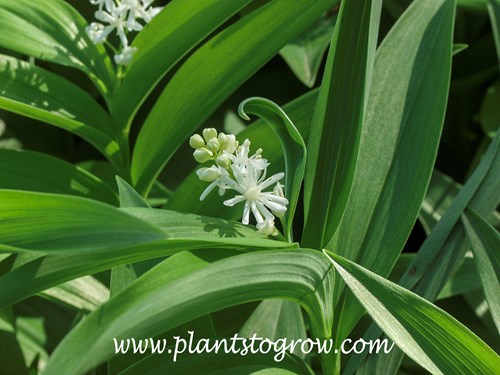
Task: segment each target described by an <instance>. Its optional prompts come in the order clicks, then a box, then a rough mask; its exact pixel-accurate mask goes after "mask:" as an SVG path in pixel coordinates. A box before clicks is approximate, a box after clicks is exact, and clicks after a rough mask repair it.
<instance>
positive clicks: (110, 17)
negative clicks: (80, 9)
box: [95, 5, 128, 47]
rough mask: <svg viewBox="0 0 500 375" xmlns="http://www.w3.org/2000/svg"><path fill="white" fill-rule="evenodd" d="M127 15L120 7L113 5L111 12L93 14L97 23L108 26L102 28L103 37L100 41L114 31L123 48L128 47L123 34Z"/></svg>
mask: <svg viewBox="0 0 500 375" xmlns="http://www.w3.org/2000/svg"><path fill="white" fill-rule="evenodd" d="M126 17H127V13H126V12H125V11H123V9H121V8H120V7H116V6H115V5H113V7H112V8H111V10H109V11H104V10H98V11H97V12H95V18H97V19H98V20H99V21H102V22H105V23H108V24H109V25H108V26H106V27H104V30H103V35H102V36H101V38H100V39H102V40H103V41H104V40H105V39H106V38H107V37H108V35H109V34H110V33H111V32H112V31H113V30H115V29H116V34H117V35H118V37H119V38H120V42H121V43H122V45H123V46H125V47H126V46H128V39H127V35H126V33H125V27H126V26H127V19H126Z"/></svg>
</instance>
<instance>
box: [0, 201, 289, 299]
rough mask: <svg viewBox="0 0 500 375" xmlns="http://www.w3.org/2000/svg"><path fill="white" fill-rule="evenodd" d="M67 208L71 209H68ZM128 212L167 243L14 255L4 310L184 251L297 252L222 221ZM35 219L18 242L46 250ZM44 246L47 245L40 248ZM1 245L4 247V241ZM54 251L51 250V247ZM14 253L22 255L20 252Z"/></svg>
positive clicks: (2, 287) (8, 264) (1, 285)
mask: <svg viewBox="0 0 500 375" xmlns="http://www.w3.org/2000/svg"><path fill="white" fill-rule="evenodd" d="M44 196H45V195H42V194H40V195H34V197H33V199H29V198H30V197H28V196H24V200H25V201H27V204H31V205H32V206H34V207H36V204H37V203H36V202H37V201H39V200H41V199H40V198H43V197H44ZM52 197H55V198H56V199H55V200H56V201H57V202H60V201H61V202H62V204H63V205H64V203H65V197H63V199H60V197H61V196H52ZM58 198H59V199H58ZM66 203H67V202H66ZM85 203H87V202H85ZM91 203H93V202H91ZM92 206H93V205H92ZM66 208H67V209H69V207H67V205H66ZM106 208H107V207H106ZM109 209H110V210H112V211H113V212H115V214H117V215H118V214H120V215H119V217H122V215H125V216H126V217H127V219H128V220H131V221H132V222H133V221H134V220H132V219H134V218H133V217H129V216H128V215H127V214H126V213H124V212H121V211H120V210H117V209H114V208H112V207H109ZM87 210H88V208H87ZM126 212H127V213H129V214H131V215H135V216H137V217H139V219H142V220H144V221H148V222H150V223H151V225H154V227H153V228H155V231H154V234H155V236H156V235H157V231H161V232H160V233H161V236H160V237H161V238H164V239H162V240H150V241H148V242H145V241H143V242H139V243H136V244H128V245H122V246H111V245H112V244H111V243H108V246H106V243H107V238H106V237H103V238H102V240H101V241H102V243H100V245H101V247H102V246H104V247H103V248H102V249H101V250H99V251H83V252H82V251H75V249H69V250H67V251H61V252H58V253H57V255H53V256H46V255H43V254H42V255H41V254H35V253H33V252H28V253H22V254H14V255H11V256H10V257H8V258H7V259H4V260H3V261H2V262H1V263H0V275H1V276H0V307H2V306H6V305H10V304H12V303H14V302H17V301H19V300H22V299H24V298H26V297H29V296H31V295H33V294H36V293H38V292H40V291H43V290H45V289H47V288H50V287H53V286H56V285H58V284H61V283H63V282H66V281H69V280H72V279H76V278H78V277H81V276H85V275H89V274H95V273H97V272H101V271H104V270H107V269H110V268H112V267H115V266H119V265H123V264H130V263H134V262H140V261H143V260H148V259H153V258H159V257H162V256H169V255H172V254H176V253H179V252H181V251H184V250H196V249H209V250H213V249H222V248H229V249H232V250H231V251H232V253H234V252H235V251H248V250H257V249H270V248H282V249H283V248H290V247H294V245H291V244H289V243H286V242H281V241H274V240H268V239H266V238H265V237H264V236H262V235H261V234H260V233H258V232H256V231H255V230H253V229H251V228H249V227H247V226H244V225H242V224H239V223H231V222H228V221H225V220H222V219H217V218H210V217H205V216H198V215H187V214H181V213H177V212H173V211H166V210H153V209H145V208H142V209H141V208H134V209H132V208H129V209H126ZM34 213H35V215H34V217H25V218H24V220H22V219H21V220H20V221H18V223H19V229H20V231H19V233H18V237H19V238H20V239H23V240H24V241H30V242H32V243H33V246H36V247H40V246H43V247H45V246H47V243H46V239H45V237H44V236H43V233H40V231H32V230H30V231H27V230H26V229H25V228H26V227H28V226H30V228H32V225H33V221H34V220H33V219H34V218H36V217H38V216H39V215H42V212H40V213H37V212H36V209H35V210H34ZM81 213H82V210H78V212H76V213H74V214H75V215H77V217H79V216H80V215H81ZM108 217H109V215H108ZM139 219H137V220H139ZM18 220H19V218H18ZM99 222H100V221H98V223H99ZM139 223H141V226H146V225H147V223H145V222H143V221H140V220H139ZM23 224H24V225H23ZM102 229H105V227H102ZM6 230H7V229H6V226H0V238H1V239H2V240H3V239H4V233H5V232H6ZM65 233H66V232H65ZM99 233H101V232H99ZM102 233H104V232H102ZM66 234H67V235H68V238H65V241H66V242H68V244H70V245H72V246H73V248H78V246H81V245H79V244H78V238H73V237H72V236H71V234H72V232H67V233H66ZM50 238H51V239H52V238H55V237H50ZM14 239H15V238H14ZM40 241H42V242H41V243H40ZM72 241H73V242H76V243H73V242H72ZM0 243H3V242H1V241H0ZM49 243H50V240H49ZM33 246H32V247H33ZM49 249H50V250H52V247H50V248H49ZM15 250H16V251H21V249H15Z"/></svg>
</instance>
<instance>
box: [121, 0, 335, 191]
mask: <svg viewBox="0 0 500 375" xmlns="http://www.w3.org/2000/svg"><path fill="white" fill-rule="evenodd" d="M334 3H335V0H317V1H314V2H313V3H311V2H310V1H307V0H295V1H285V2H283V1H281V0H278V1H276V0H273V1H270V2H268V3H266V4H265V5H263V6H262V7H260V8H259V9H257V10H255V11H254V12H252V13H250V14H249V15H247V16H245V17H244V18H243V19H241V20H239V21H237V22H235V23H234V24H232V25H231V26H229V27H228V28H226V29H225V30H224V31H222V32H220V33H219V34H217V35H216V36H215V37H213V38H212V39H210V40H209V41H208V42H207V43H205V44H204V45H203V46H202V47H200V48H199V49H198V50H197V51H196V52H195V53H193V55H192V56H190V57H189V58H188V59H187V61H186V62H185V63H184V64H183V65H182V66H181V67H180V68H179V70H178V71H177V72H176V74H175V75H174V77H173V78H172V79H171V80H170V82H169V83H168V85H167V87H166V88H165V90H164V91H163V93H162V94H161V96H160V98H159V99H158V101H157V102H156V104H155V106H154V107H153V109H152V111H151V112H150V114H149V116H148V118H147V119H146V121H145V123H144V125H143V127H142V129H141V131H140V133H139V136H138V139H137V143H136V145H135V149H134V154H133V158H132V169H131V174H132V182H133V186H134V188H136V189H137V191H138V192H139V193H141V194H143V195H144V194H145V193H147V192H148V191H149V189H150V188H151V185H152V183H153V181H154V180H155V178H156V176H157V175H158V173H159V172H160V170H161V169H162V168H163V166H164V165H165V163H166V162H167V161H168V160H169V159H170V157H171V156H172V155H173V154H174V152H175V151H176V150H177V148H179V147H180V145H181V144H182V142H184V141H185V140H186V139H187V138H188V137H189V136H190V135H191V134H192V133H194V132H195V130H196V129H197V128H198V126H200V125H201V124H202V123H203V121H204V120H205V119H207V118H208V117H209V116H210V114H211V113H212V112H213V111H214V110H215V109H216V108H217V107H218V106H219V105H220V104H222V102H223V101H224V100H225V99H226V98H227V97H228V96H229V95H230V94H231V93H232V92H234V90H236V89H237V88H238V87H239V86H240V85H241V84H242V83H243V82H244V81H245V80H247V79H248V78H249V77H250V76H251V75H252V74H253V73H255V72H256V71H257V70H258V69H259V68H260V67H261V66H263V65H264V64H265V63H266V62H267V61H268V60H269V59H271V58H272V57H273V56H274V55H275V54H276V53H277V52H278V51H279V49H280V48H281V47H282V46H283V45H284V44H286V43H287V42H288V41H289V40H290V39H292V38H293V37H295V36H297V35H298V34H300V33H301V32H303V31H304V30H305V29H307V27H309V26H310V25H311V23H312V22H314V21H315V20H316V19H317V18H318V17H319V16H320V15H321V13H322V12H324V11H325V10H326V9H328V8H329V7H330V6H331V5H332V4H334ZM270 35H272V38H270V37H269V36H270ZM207 92H210V93H211V94H210V95H207ZM173 108H175V110H172V109H173Z"/></svg>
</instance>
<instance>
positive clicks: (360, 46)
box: [302, 1, 382, 248]
mask: <svg viewBox="0 0 500 375" xmlns="http://www.w3.org/2000/svg"><path fill="white" fill-rule="evenodd" d="M381 7H382V2H381V1H362V2H352V1H351V2H348V1H346V2H342V3H341V7H340V12H339V16H338V21H337V23H336V25H335V31H334V34H333V39H332V42H331V47H330V52H329V54H328V58H327V65H326V68H325V73H324V76H323V81H322V83H321V88H320V92H319V97H318V101H317V103H316V109H315V111H314V117H313V121H312V124H311V131H310V138H309V142H308V145H307V150H308V159H307V170H306V176H305V182H304V211H305V219H304V220H305V222H304V233H303V236H302V242H303V244H304V246H307V247H313V248H321V247H323V246H325V245H326V244H328V243H329V242H330V240H331V238H332V236H333V234H334V233H335V231H336V229H337V226H338V224H339V222H340V219H341V217H342V214H343V212H344V209H345V206H346V204H347V198H348V196H349V192H350V190H351V184H352V180H353V176H354V169H355V166H356V160H357V155H358V147H359V139H360V136H361V125H362V121H363V116H364V109H365V104H366V99H367V94H368V92H367V91H368V86H369V82H370V79H371V71H372V64H373V56H374V54H375V48H376V45H377V35H378V25H379V20H380V11H381Z"/></svg>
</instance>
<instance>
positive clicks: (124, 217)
mask: <svg viewBox="0 0 500 375" xmlns="http://www.w3.org/2000/svg"><path fill="white" fill-rule="evenodd" d="M0 202H1V204H0V220H1V221H5V222H8V223H9V225H2V226H0V249H3V250H4V251H5V250H7V252H9V249H11V250H12V249H13V248H17V250H15V251H19V249H21V248H22V249H23V250H24V251H37V252H42V253H54V252H56V253H57V252H62V253H65V254H68V253H69V254H70V253H76V252H78V253H81V252H86V251H87V252H96V251H103V250H105V249H112V248H114V247H118V246H125V245H131V244H137V243H141V242H142V243H145V242H151V241H157V240H161V239H164V238H165V237H166V235H165V233H164V232H163V231H162V230H161V229H159V228H157V227H155V226H153V225H150V224H148V223H146V222H143V221H142V220H140V219H136V218H134V217H132V216H131V215H128V214H126V213H124V212H123V211H120V210H119V209H117V208H114V207H111V206H108V205H105V204H103V203H99V202H96V201H92V200H89V199H84V198H77V197H71V196H65V195H55V194H43V193H32V192H22V191H15V190H0Z"/></svg>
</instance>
